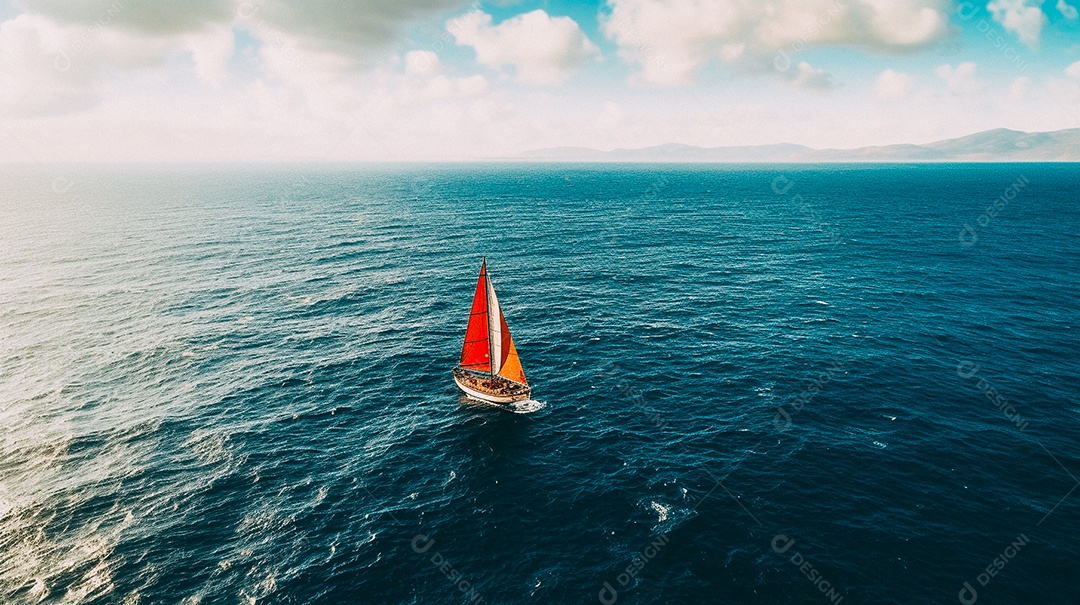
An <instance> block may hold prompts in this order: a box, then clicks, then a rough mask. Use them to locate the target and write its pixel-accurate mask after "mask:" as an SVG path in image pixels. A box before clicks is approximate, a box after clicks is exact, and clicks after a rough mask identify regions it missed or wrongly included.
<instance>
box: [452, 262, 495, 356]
mask: <svg viewBox="0 0 1080 605" xmlns="http://www.w3.org/2000/svg"><path fill="white" fill-rule="evenodd" d="M459 365H461V367H463V368H468V369H470V370H477V371H480V372H490V371H491V350H490V342H489V341H488V304H487V263H481V264H480V279H478V280H477V281H476V293H475V294H474V295H473V301H472V311H471V312H470V313H469V327H468V328H466V329H465V344H464V345H463V346H462V347H461V361H460V362H459Z"/></svg>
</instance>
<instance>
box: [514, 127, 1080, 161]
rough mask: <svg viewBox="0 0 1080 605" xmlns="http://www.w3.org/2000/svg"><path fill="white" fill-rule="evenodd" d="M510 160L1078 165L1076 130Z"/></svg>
mask: <svg viewBox="0 0 1080 605" xmlns="http://www.w3.org/2000/svg"><path fill="white" fill-rule="evenodd" d="M514 159H521V160H542V161H573V162H1080V128H1070V129H1068V130H1057V131H1054V132H1020V131H1018V130H1008V129H1006V128H997V129H994V130H987V131H985V132H979V133H976V134H971V135H968V136H965V137H960V138H956V139H945V140H943V141H937V142H934V143H926V144H923V145H882V146H875V147H857V148H855V149H813V148H811V147H805V146H803V145H792V144H787V143H782V144H777V145H753V146H743V147H694V146H693V145H682V144H679V143H668V144H666V145H657V146H655V147H644V148H641V149H613V150H611V151H601V150H598V149H589V148H587V147H552V148H549V149H535V150H532V151H527V152H525V153H523V154H520V155H519V156H517V157H516V158H514Z"/></svg>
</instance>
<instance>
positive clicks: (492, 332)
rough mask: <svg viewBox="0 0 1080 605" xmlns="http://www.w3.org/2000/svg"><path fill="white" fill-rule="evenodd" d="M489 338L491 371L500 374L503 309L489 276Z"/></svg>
mask: <svg viewBox="0 0 1080 605" xmlns="http://www.w3.org/2000/svg"><path fill="white" fill-rule="evenodd" d="M487 287H488V296H487V303H488V338H489V339H490V342H491V373H492V374H498V373H499V370H501V369H502V363H503V355H502V348H503V341H502V310H501V309H499V299H497V298H495V287H494V286H492V285H491V277H490V276H489V277H488V283H487Z"/></svg>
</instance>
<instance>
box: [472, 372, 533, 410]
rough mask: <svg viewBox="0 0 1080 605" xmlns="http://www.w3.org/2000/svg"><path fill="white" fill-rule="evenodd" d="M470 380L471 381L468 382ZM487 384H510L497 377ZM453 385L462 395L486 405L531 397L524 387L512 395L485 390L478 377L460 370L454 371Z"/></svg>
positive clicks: (530, 393) (529, 391) (530, 392)
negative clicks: (483, 402)
mask: <svg viewBox="0 0 1080 605" xmlns="http://www.w3.org/2000/svg"><path fill="white" fill-rule="evenodd" d="M470 378H472V379H471V380H470ZM488 382H489V383H492V382H502V383H506V384H511V383H510V381H508V380H505V379H502V378H500V377H498V376H496V377H495V380H494V381H492V380H491V379H490V378H489V379H488ZM454 383H455V384H456V385H457V386H458V388H459V389H461V391H462V392H463V393H465V394H466V395H468V396H469V397H472V398H473V399H479V400H480V401H485V402H487V403H495V404H506V403H513V402H515V401H522V400H525V399H528V398H529V397H530V396H531V395H532V389H530V388H528V387H524V389H523V390H519V391H518V392H514V393H500V392H498V391H497V389H485V388H484V386H483V384H482V381H481V379H480V378H479V377H472V376H469V375H468V374H466V373H465V372H464V371H462V370H460V369H456V370H454Z"/></svg>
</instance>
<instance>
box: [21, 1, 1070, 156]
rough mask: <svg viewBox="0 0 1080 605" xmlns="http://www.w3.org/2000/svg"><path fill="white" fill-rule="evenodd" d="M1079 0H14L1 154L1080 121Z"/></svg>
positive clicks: (558, 141) (940, 130) (743, 135)
mask: <svg viewBox="0 0 1080 605" xmlns="http://www.w3.org/2000/svg"><path fill="white" fill-rule="evenodd" d="M1078 9H1080V0H1046V1H1042V2H1040V1H1038V0H990V1H989V2H987V1H985V0H977V1H974V2H952V1H947V0H599V1H577V2H568V1H555V0H552V1H534V0H522V1H515V0H493V1H490V2H486V1H485V2H477V1H474V2H472V3H466V2H461V1H457V0H353V1H346V0H0V162H53V161H113V160H115V161H352V160H413V159H450V160H458V159H474V158H484V157H495V156H506V155H513V154H517V153H520V152H522V151H525V150H528V149H533V148H542V147H554V146H564V145H580V146H587V147H594V148H600V149H610V148H616V147H643V146H648V145H657V144H661V143H669V142H679V143H686V144H691V145H701V146H724V145H752V144H765V143H779V142H791V143H802V144H805V145H810V146H813V147H853V146H861V145H874V144H889V143H901V142H915V143H917V142H928V141H932V140H936V139H941V138H947V137H951V136H960V135H964V134H969V133H972V132H976V131H979V130H985V129H989V128H998V127H1005V128H1012V129H1017V130H1027V131H1038V130H1055V129H1059V128H1075V127H1080V13H1078Z"/></svg>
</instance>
